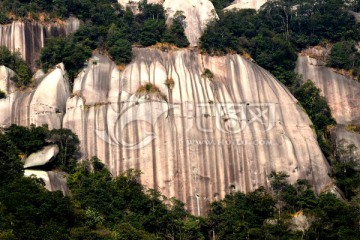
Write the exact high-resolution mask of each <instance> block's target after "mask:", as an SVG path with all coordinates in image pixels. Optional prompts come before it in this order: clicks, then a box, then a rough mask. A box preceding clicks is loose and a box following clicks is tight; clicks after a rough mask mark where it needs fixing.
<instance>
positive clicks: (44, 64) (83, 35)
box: [0, 0, 189, 80]
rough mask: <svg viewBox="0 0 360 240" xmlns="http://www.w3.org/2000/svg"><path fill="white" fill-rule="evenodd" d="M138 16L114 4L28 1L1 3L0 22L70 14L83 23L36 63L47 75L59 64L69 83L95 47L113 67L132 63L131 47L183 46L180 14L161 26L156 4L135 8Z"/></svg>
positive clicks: (49, 45)
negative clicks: (165, 44) (61, 63)
mask: <svg viewBox="0 0 360 240" xmlns="http://www.w3.org/2000/svg"><path fill="white" fill-rule="evenodd" d="M139 10H140V11H141V13H140V14H137V15H134V14H133V13H132V11H131V10H129V9H123V8H122V6H121V5H119V4H118V3H117V1H116V0H101V1H89V0H82V1H80V0H29V1H19V0H16V1H7V0H5V1H1V2H0V24H4V23H9V22H10V21H11V19H12V18H15V19H16V18H31V19H34V20H38V19H39V18H40V16H41V15H43V16H44V18H45V21H52V20H54V19H56V18H61V19H64V18H66V17H69V16H75V17H78V18H79V19H81V20H82V21H83V22H84V24H82V25H81V27H80V29H79V30H78V31H77V32H76V33H75V34H72V35H70V36H68V37H59V38H55V39H48V40H47V41H46V43H45V47H44V48H43V50H42V51H41V56H40V60H39V61H38V63H39V65H40V67H41V68H43V69H44V70H45V71H47V70H48V69H49V68H51V67H53V66H54V65H55V64H58V63H60V62H63V63H64V64H65V67H66V70H67V72H68V74H69V78H70V80H73V79H74V78H75V77H76V75H77V73H78V72H79V70H80V69H81V68H82V67H83V66H84V63H85V61H86V60H87V59H88V58H89V57H90V56H91V54H92V51H93V50H95V49H97V50H100V51H102V52H107V53H108V54H109V55H110V56H111V57H112V59H113V60H114V61H115V62H116V63H117V64H126V63H129V62H130V61H131V59H132V45H133V44H140V45H141V46H150V45H154V44H156V43H157V42H166V43H170V44H173V45H175V46H177V47H187V46H188V45H189V42H188V40H187V38H186V36H185V33H184V19H185V16H184V15H183V14H182V12H177V13H176V14H175V16H174V18H173V20H172V23H171V24H170V26H167V25H166V24H165V21H166V19H165V10H164V8H163V6H162V5H159V4H147V2H146V1H144V2H142V3H141V4H140V5H139Z"/></svg>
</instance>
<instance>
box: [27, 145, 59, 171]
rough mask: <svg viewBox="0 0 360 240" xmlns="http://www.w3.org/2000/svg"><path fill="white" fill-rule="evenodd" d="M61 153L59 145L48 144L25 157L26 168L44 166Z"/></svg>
mask: <svg viewBox="0 0 360 240" xmlns="http://www.w3.org/2000/svg"><path fill="white" fill-rule="evenodd" d="M58 153H59V147H58V146H57V145H56V144H54V145H50V146H46V147H44V148H43V149H41V150H40V151H38V152H35V153H32V154H31V155H30V156H29V157H27V158H26V159H24V161H23V162H24V168H30V167H37V166H44V165H46V164H47V163H49V162H51V161H52V160H54V158H55V157H56V155H57V154H58Z"/></svg>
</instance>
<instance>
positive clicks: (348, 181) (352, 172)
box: [331, 143, 360, 200]
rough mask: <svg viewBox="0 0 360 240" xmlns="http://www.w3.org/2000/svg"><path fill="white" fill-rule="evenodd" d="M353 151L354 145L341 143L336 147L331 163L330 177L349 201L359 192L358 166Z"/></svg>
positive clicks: (359, 177)
mask: <svg viewBox="0 0 360 240" xmlns="http://www.w3.org/2000/svg"><path fill="white" fill-rule="evenodd" d="M355 150H356V147H355V146H354V145H352V144H351V145H345V144H344V143H341V144H340V145H339V146H337V149H336V154H335V159H334V161H333V163H332V171H331V175H332V177H333V178H335V180H336V185H337V186H338V187H339V188H340V189H341V190H342V191H343V193H344V195H345V197H346V198H347V199H348V200H351V199H352V198H353V197H354V196H355V195H356V194H357V193H358V192H359V190H360V172H359V169H360V168H359V167H360V165H359V159H358V158H357V157H356V155H355Z"/></svg>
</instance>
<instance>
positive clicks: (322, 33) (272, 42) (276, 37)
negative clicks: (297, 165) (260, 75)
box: [200, 0, 360, 157]
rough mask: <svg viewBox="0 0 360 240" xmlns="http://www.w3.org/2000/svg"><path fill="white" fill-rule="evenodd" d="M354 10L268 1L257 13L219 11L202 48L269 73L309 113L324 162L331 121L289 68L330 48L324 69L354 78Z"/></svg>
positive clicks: (357, 65) (337, 2) (349, 5)
mask: <svg viewBox="0 0 360 240" xmlns="http://www.w3.org/2000/svg"><path fill="white" fill-rule="evenodd" d="M213 3H214V5H215V6H218V5H219V6H220V7H223V6H225V5H227V4H228V3H227V1H220V0H217V1H213ZM358 9H359V1H352V2H348V1H344V0H329V1H314V0H305V1H297V0H291V1H287V0H271V1H268V2H267V3H266V4H265V5H264V6H262V7H261V8H260V10H259V11H255V10H252V9H243V10H237V11H236V10H234V11H219V10H218V14H219V19H215V20H213V21H212V22H210V23H209V25H208V28H207V29H206V30H205V32H204V34H203V35H202V37H201V39H200V43H201V48H202V49H203V51H204V52H206V53H208V54H211V55H223V54H227V53H239V54H242V55H244V56H245V57H247V58H252V59H253V60H254V61H256V62H257V64H259V65H260V66H262V67H264V68H265V69H267V70H269V71H270V72H271V73H272V74H273V75H274V76H275V77H276V78H277V79H278V80H280V81H281V82H282V83H284V84H285V85H286V86H287V87H288V88H289V89H290V91H291V92H292V93H293V94H294V96H295V97H296V98H297V99H298V100H299V102H300V104H301V105H302V106H303V108H304V110H305V111H306V112H307V113H308V115H309V117H310V119H311V120H312V122H313V124H314V128H315V130H316V133H317V135H318V141H319V144H320V146H321V149H322V150H323V152H324V154H325V155H326V156H327V157H329V156H330V147H331V146H330V145H331V143H330V138H329V130H330V129H331V127H332V126H334V125H335V124H336V122H335V120H334V119H333V118H332V117H331V112H330V109H329V107H328V105H327V103H326V99H325V98H323V97H321V96H320V90H319V89H317V88H316V86H315V85H314V84H312V83H311V82H310V81H309V82H307V83H305V84H302V81H301V76H298V75H297V74H296V73H295V72H294V68H295V65H296V60H297V53H298V52H300V51H301V50H303V49H305V48H307V47H311V46H316V45H320V46H323V47H325V48H326V47H329V46H332V49H331V53H330V54H329V56H328V57H327V58H326V59H325V62H326V64H327V65H328V66H329V67H333V68H337V69H344V70H347V71H348V72H349V75H350V76H353V77H354V78H357V76H358V75H359V73H360V54H359V53H358V51H357V49H356V48H355V43H356V42H358V41H359V40H360V28H359V25H358V24H357V23H356V21H355V18H354V16H353V15H352V14H351V12H349V11H350V10H355V11H357V10H358ZM239 23H241V24H239ZM310 96H311V97H310Z"/></svg>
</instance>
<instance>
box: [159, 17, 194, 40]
mask: <svg viewBox="0 0 360 240" xmlns="http://www.w3.org/2000/svg"><path fill="white" fill-rule="evenodd" d="M184 20H185V16H184V14H183V12H181V11H177V12H176V13H175V15H174V17H173V20H172V24H171V26H170V27H169V28H168V29H167V30H166V31H165V34H164V41H165V42H168V43H172V44H174V45H176V46H177V47H187V46H189V44H190V43H189V41H188V39H187V37H186V35H185V30H184V27H185V21H184Z"/></svg>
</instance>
